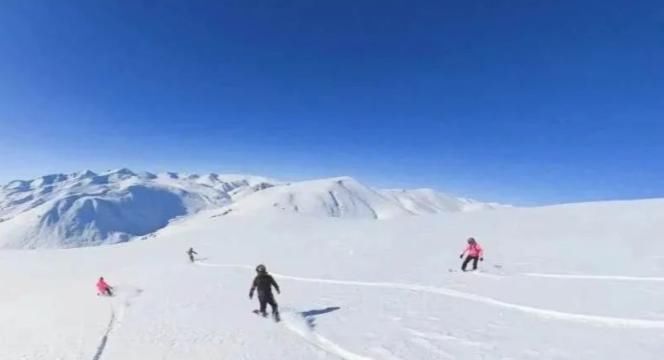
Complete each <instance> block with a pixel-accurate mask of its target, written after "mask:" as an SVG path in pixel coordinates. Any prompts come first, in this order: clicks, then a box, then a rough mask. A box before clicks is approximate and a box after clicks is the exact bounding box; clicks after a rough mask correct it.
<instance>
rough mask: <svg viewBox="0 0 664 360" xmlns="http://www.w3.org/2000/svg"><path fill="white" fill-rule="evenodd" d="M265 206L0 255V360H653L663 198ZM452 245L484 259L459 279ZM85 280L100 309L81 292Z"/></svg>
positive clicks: (663, 275)
mask: <svg viewBox="0 0 664 360" xmlns="http://www.w3.org/2000/svg"><path fill="white" fill-rule="evenodd" d="M346 181H347V180H346V179H342V182H344V183H346ZM326 186H327V185H326ZM346 186H348V187H349V188H353V189H355V190H353V191H356V190H357V191H359V189H358V188H355V187H354V185H353V186H351V184H350V182H349V184H347V185H346ZM337 190H338V189H335V190H334V191H337ZM257 194H259V193H256V195H257ZM251 196H253V195H249V196H247V198H249V197H251ZM335 196H336V195H335ZM277 198H278V197H277ZM272 210H273V209H272ZM272 210H270V211H262V212H261V216H214V214H217V213H218V212H219V210H218V209H213V210H210V211H201V212H199V213H197V214H194V215H192V216H190V217H187V218H184V219H182V220H181V221H177V222H174V223H172V224H170V225H169V226H167V227H166V228H164V229H162V230H161V231H159V232H157V233H156V234H155V235H154V237H150V238H149V239H147V240H146V241H132V242H129V243H125V244H119V245H117V246H106V247H88V248H77V249H68V250H65V251H15V250H0V283H2V284H3V287H2V292H0V359H22V360H46V359H49V360H50V359H60V360H79V359H93V360H134V359H136V360H138V359H141V360H152V359H155V360H156V359H160V360H179V359H189V360H208V359H253V360H268V359H269V360H272V359H288V360H311V359H321V360H338V359H349V360H367V359H371V360H433V359H435V360H439V359H443V360H445V359H464V360H499V359H515V360H534V359H537V360H540V359H551V360H552V359H556V360H586V359H587V360H593V359H603V360H623V359H638V360H658V359H661V357H662V353H663V352H664V341H663V340H664V338H663V335H662V334H663V333H664V305H663V303H662V299H663V298H664V242H662V241H659V240H658V239H659V238H660V237H661V236H662V234H664V200H648V201H633V202H607V203H591V204H573V205H563V206H553V207H544V208H501V209H497V210H495V211H476V212H457V213H451V214H438V215H432V216H403V217H397V218H392V219H390V220H389V221H339V220H338V219H331V218H329V217H321V216H299V215H297V214H296V213H294V212H291V211H287V212H283V211H272ZM358 211H359V210H358ZM468 236H474V237H476V238H477V239H478V241H479V242H480V244H482V246H483V247H484V249H485V256H484V258H485V261H484V262H481V263H480V269H481V271H480V272H477V273H461V272H459V271H458V269H459V265H460V259H459V253H460V252H461V250H462V248H463V246H464V244H465V239H466V237H468ZM190 246H193V247H194V248H195V249H196V250H197V251H198V253H199V261H198V262H197V263H194V264H190V263H189V260H188V259H187V256H186V254H185V251H186V249H188V248H189V247H190ZM259 263H264V264H266V265H267V267H268V270H270V271H271V272H272V273H273V274H274V276H275V277H276V280H277V281H278V282H279V285H280V286H281V294H279V295H277V301H278V302H279V305H280V307H281V312H282V318H283V321H282V322H281V323H279V324H275V323H273V322H271V321H268V320H264V319H261V318H259V317H256V315H254V314H252V313H251V310H253V309H255V308H256V306H257V304H256V299H253V300H249V299H248V297H247V295H248V289H249V286H250V283H251V280H252V278H253V275H254V270H253V268H254V267H255V266H256V265H257V264H259ZM102 275H103V276H104V277H105V278H106V280H107V281H109V282H110V283H111V285H113V286H115V290H116V293H117V296H116V297H113V298H104V297H98V296H96V295H95V288H94V284H95V281H96V279H97V277H99V276H102Z"/></svg>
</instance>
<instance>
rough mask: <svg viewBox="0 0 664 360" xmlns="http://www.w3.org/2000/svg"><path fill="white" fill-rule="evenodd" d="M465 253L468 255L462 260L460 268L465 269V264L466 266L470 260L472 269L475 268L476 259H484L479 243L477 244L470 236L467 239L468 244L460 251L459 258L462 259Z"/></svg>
mask: <svg viewBox="0 0 664 360" xmlns="http://www.w3.org/2000/svg"><path fill="white" fill-rule="evenodd" d="M466 254H467V255H468V256H467V257H466V260H464V261H463V265H461V270H463V271H466V266H468V263H470V262H471V261H472V262H473V270H477V260H479V261H484V257H482V256H483V255H484V250H482V247H481V246H480V244H478V243H477V241H475V239H474V238H472V237H471V238H469V239H468V246H467V247H466V249H465V250H464V251H463V252H462V253H461V255H460V256H459V259H463V256H464V255H466Z"/></svg>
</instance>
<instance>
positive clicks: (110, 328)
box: [92, 302, 116, 360]
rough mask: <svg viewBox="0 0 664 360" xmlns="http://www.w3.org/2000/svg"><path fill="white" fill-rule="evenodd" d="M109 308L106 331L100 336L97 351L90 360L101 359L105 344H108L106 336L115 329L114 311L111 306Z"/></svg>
mask: <svg viewBox="0 0 664 360" xmlns="http://www.w3.org/2000/svg"><path fill="white" fill-rule="evenodd" d="M109 304H110V302H109ZM110 307H111V317H110V319H109V320H108V325H106V331H105V332H104V335H102V337H101V339H100V340H99V345H97V351H96V352H95V355H94V356H93V357H92V360H100V359H101V356H102V355H103V354H104V350H106V344H108V336H109V335H110V334H111V331H113V328H115V319H116V317H115V309H114V308H113V305H110Z"/></svg>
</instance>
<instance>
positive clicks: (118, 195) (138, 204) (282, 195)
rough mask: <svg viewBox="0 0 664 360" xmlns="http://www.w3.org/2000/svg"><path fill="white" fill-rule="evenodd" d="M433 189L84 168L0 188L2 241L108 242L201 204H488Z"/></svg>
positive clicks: (241, 207) (313, 208) (358, 209)
mask: <svg viewBox="0 0 664 360" xmlns="http://www.w3.org/2000/svg"><path fill="white" fill-rule="evenodd" d="M493 207H495V205H492V204H484V203H479V202H474V201H472V200H467V199H457V198H454V197H451V196H447V195H444V194H441V193H437V192H435V191H433V190H414V191H407V190H399V191H393V190H385V191H382V190H375V189H373V188H370V187H368V186H366V185H363V184H361V183H359V182H358V181H356V180H354V179H352V178H348V177H342V178H332V179H321V180H313V181H302V182H294V183H282V182H279V181H276V180H272V179H267V178H262V177H256V176H244V175H218V174H207V175H183V174H178V173H161V174H152V173H147V172H141V173H135V172H132V171H130V170H128V169H119V170H112V171H107V172H104V173H101V174H97V173H94V172H92V171H84V172H81V173H74V174H56V175H48V176H44V177H41V178H38V179H34V180H27V181H23V180H18V181H12V182H10V183H9V184H7V185H5V186H3V187H1V188H0V247H10V248H40V247H78V246H89V245H99V244H113V243H118V242H124V241H127V240H129V239H131V238H133V237H135V236H142V235H146V234H150V233H152V232H154V231H156V230H158V229H161V228H163V227H164V226H166V225H167V224H168V223H169V222H171V221H172V220H174V219H176V218H179V217H183V216H188V215H191V214H195V213H197V212H199V211H201V210H204V209H217V208H218V209H220V210H219V211H220V213H221V214H233V215H236V214H244V215H256V214H259V213H263V212H266V211H268V212H270V211H275V210H279V211H282V212H293V213H299V214H305V215H310V216H324V217H340V218H352V219H364V218H367V219H385V218H393V217H399V216H408V215H421V214H435V213H441V212H457V211H469V210H479V209H490V208H493Z"/></svg>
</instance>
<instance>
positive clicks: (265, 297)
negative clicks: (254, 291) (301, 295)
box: [258, 293, 279, 315]
mask: <svg viewBox="0 0 664 360" xmlns="http://www.w3.org/2000/svg"><path fill="white" fill-rule="evenodd" d="M258 303H259V304H260V312H261V314H263V315H267V312H266V310H267V305H268V304H269V305H270V308H271V309H272V313H273V314H278V313H279V306H278V305H277V302H276V301H274V295H272V294H269V293H268V294H261V293H258Z"/></svg>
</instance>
